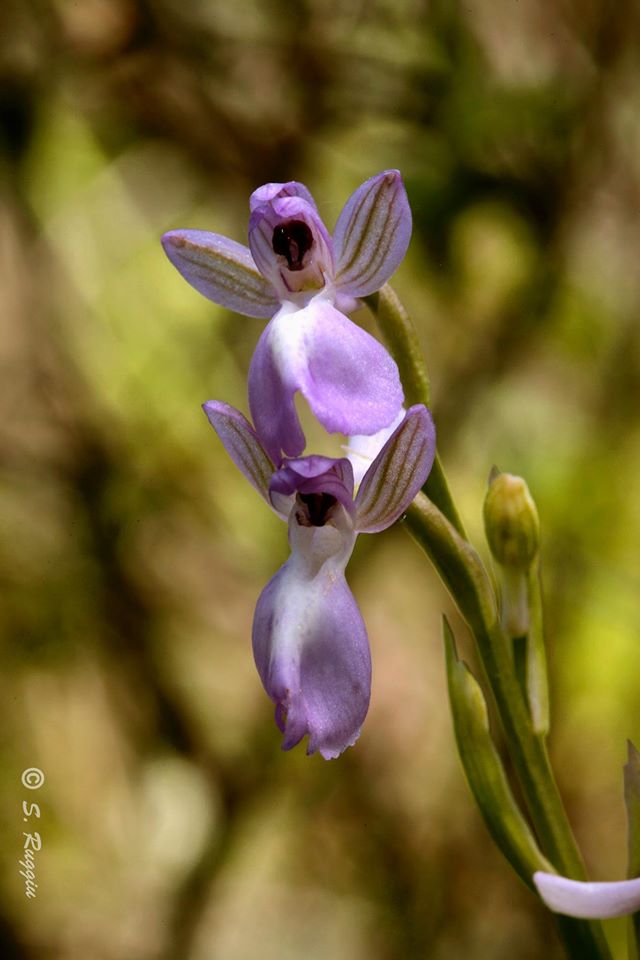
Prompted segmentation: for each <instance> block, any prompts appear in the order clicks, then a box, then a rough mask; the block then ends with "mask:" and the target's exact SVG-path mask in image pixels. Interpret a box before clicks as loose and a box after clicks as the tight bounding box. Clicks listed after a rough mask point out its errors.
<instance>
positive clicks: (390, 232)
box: [162, 170, 411, 465]
mask: <svg viewBox="0 0 640 960" xmlns="http://www.w3.org/2000/svg"><path fill="white" fill-rule="evenodd" d="M250 209H251V217H250V220H249V247H250V249H247V247H244V246H242V245H241V244H239V243H236V242H235V241H234V240H229V239H228V238H227V237H222V236H220V235H218V234H215V233H206V232H204V231H201V230H173V231H171V232H170V233H166V234H165V235H164V237H163V239H162V243H163V246H164V249H165V252H166V254H167V256H168V257H169V259H170V260H171V262H172V263H173V264H174V266H175V267H176V268H177V269H178V270H179V271H180V273H181V274H182V276H183V277H184V278H185V279H186V280H188V282H189V283H190V284H191V285H192V286H193V287H195V288H196V290H198V291H199V292H200V293H202V294H204V296H205V297H208V298H209V299H210V300H213V301H214V302H215V303H219V304H221V305H222V306H225V307H228V308H229V309H231V310H237V311H238V312H239V313H244V314H247V315H248V316H250V317H263V318H271V320H270V322H269V324H268V325H267V327H266V329H265V330H264V332H263V334H262V336H261V338H260V340H259V342H258V346H257V348H256V351H255V354H254V356H253V360H252V362H251V367H250V370H249V406H250V409H251V415H252V417H253V421H254V423H255V425H256V428H257V430H258V433H259V434H260V437H261V438H262V441H263V444H264V447H265V449H266V451H267V453H268V454H269V457H270V458H271V460H272V461H273V463H275V464H276V465H278V464H279V463H280V461H281V459H282V455H283V453H284V455H286V456H287V457H297V456H299V455H300V454H301V453H302V452H303V450H304V447H305V438H304V434H303V432H302V427H301V425H300V421H299V418H298V414H297V412H296V409H295V404H294V396H295V394H296V392H297V391H300V392H301V393H302V395H303V396H304V397H305V399H306V400H307V402H308V403H309V406H310V407H311V410H312V412H313V413H314V414H315V416H316V417H317V419H318V420H319V421H320V423H321V424H322V425H323V427H325V429H326V430H328V431H329V432H330V433H344V434H348V435H352V434H358V435H360V434H363V435H366V436H370V435H371V434H375V433H377V432H378V431H380V430H382V429H384V428H385V427H389V425H390V424H391V423H392V422H393V421H394V419H396V418H397V417H398V414H399V412H400V410H401V407H402V402H403V393H402V386H401V384H400V378H399V375H398V369H397V367H396V364H395V363H394V361H393V360H392V359H391V357H390V356H389V354H388V353H387V351H386V350H385V349H384V348H383V347H382V346H381V344H380V343H378V341H377V340H375V339H374V338H373V337H371V336H370V335H369V334H368V333H366V332H365V331H364V330H362V329H361V328H360V327H358V326H356V324H354V323H352V322H351V321H350V320H349V319H348V318H347V317H346V316H345V315H344V313H343V312H341V311H345V310H351V309H353V308H354V307H355V305H356V302H357V299H358V298H359V297H364V296H367V295H368V294H370V293H373V292H374V291H375V290H378V289H379V288H380V287H381V286H382V285H383V284H384V283H386V281H387V280H388V279H389V278H390V277H391V275H392V274H393V273H394V271H395V270H396V268H397V267H398V265H399V264H400V261H401V260H402V258H403V257H404V255H405V253H406V251H407V247H408V245H409V239H410V236H411V211H410V209H409V203H408V201H407V195H406V192H405V189H404V185H403V183H402V178H401V176H400V174H399V172H398V171H397V170H386V171H384V172H383V173H380V174H378V175H377V176H375V177H372V178H371V179H370V180H367V181H365V183H363V184H362V185H361V186H360V187H358V189H357V190H356V191H355V193H354V194H353V195H352V196H351V197H350V198H349V200H348V201H347V203H346V204H345V206H344V209H343V210H342V213H341V214H340V216H339V217H338V222H337V224H336V227H335V230H334V233H333V238H332V237H331V236H330V235H329V233H328V232H327V229H326V227H325V225H324V224H323V222H322V220H321V218H320V215H319V213H318V210H317V207H316V205H315V203H314V201H313V198H312V196H311V194H310V193H309V191H308V190H307V188H306V187H305V186H303V184H301V183H296V182H295V181H292V182H290V183H267V184H265V185H264V186H262V187H259V188H258V189H257V190H256V191H254V193H253V194H252V195H251V199H250Z"/></svg>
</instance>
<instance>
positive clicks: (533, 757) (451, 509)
mask: <svg viewBox="0 0 640 960" xmlns="http://www.w3.org/2000/svg"><path fill="white" fill-rule="evenodd" d="M367 303H368V305H369V307H370V308H371V310H372V311H373V313H374V315H375V316H376V319H377V320H378V321H379V323H380V328H381V330H382V333H383V335H384V337H385V340H386V341H387V343H388V345H389V348H390V350H391V352H392V354H393V356H394V359H395V361H396V363H397V364H398V368H399V370H400V375H401V379H402V382H403V387H404V390H405V393H406V394H407V395H408V396H412V397H413V396H415V393H417V394H418V395H419V396H420V397H421V399H422V401H423V402H424V399H425V398H426V399H429V392H428V389H429V386H428V385H429V378H428V375H427V372H426V366H425V364H424V361H423V359H422V357H421V354H420V350H419V347H418V346H417V343H418V341H417V335H416V333H415V329H414V328H413V325H412V323H411V320H410V318H409V316H408V314H407V312H406V310H404V308H403V307H402V305H401V304H400V301H399V299H398V297H397V296H396V295H395V293H393V291H390V290H389V287H388V285H387V286H386V287H385V288H383V290H381V291H380V292H379V293H378V294H377V295H374V296H371V297H369V298H367ZM414 391H415V393H414ZM404 523H405V524H406V527H407V529H408V531H409V533H410V534H411V535H412V537H413V538H414V539H415V540H416V541H417V542H418V544H419V545H420V546H421V547H422V549H423V550H424V551H425V553H426V554H427V556H428V557H429V558H430V560H431V562H432V563H433V565H434V567H435V569H436V571H437V572H438V574H439V575H440V577H441V578H442V580H443V582H444V584H445V586H446V587H447V589H448V590H449V592H450V594H451V596H452V598H453V600H454V602H455V603H456V605H457V606H458V609H459V610H460V613H461V614H462V616H463V617H464V619H465V620H466V622H467V624H468V625H469V627H470V629H471V631H472V633H473V636H474V639H475V642H476V645H477V648H478V651H479V654H480V659H481V663H482V665H483V668H484V671H485V676H486V679H487V681H488V684H489V687H490V689H491V691H492V694H493V698H494V700H495V703H496V706H497V709H498V715H499V717H500V721H501V724H502V727H503V730H504V733H505V736H506V740H507V744H508V748H509V753H510V755H511V758H512V760H513V763H514V767H515V770H516V773H517V775H518V779H519V782H520V785H521V788H522V792H523V795H524V798H525V802H526V805H527V809H528V811H529V815H530V817H531V821H532V824H533V827H534V830H535V833H536V836H537V838H538V841H539V843H540V848H541V851H542V853H543V854H544V856H546V857H547V858H548V859H549V861H550V862H551V863H553V865H554V867H555V868H556V869H558V870H559V871H561V872H562V873H564V874H567V876H571V877H574V878H576V879H586V871H585V867H584V862H583V860H582V856H581V854H580V850H579V848H578V846H577V843H576V840H575V837H574V835H573V832H572V830H571V826H570V824H569V821H568V818H567V815H566V812H565V809H564V805H563V803H562V799H561V797H560V793H559V791H558V787H557V784H556V782H555V778H554V775H553V771H552V768H551V764H550V762H549V757H548V753H547V749H546V745H545V741H544V736H543V735H542V733H538V732H536V729H535V728H534V724H533V723H532V717H531V713H530V710H529V707H528V704H527V700H526V697H525V696H524V695H523V689H522V685H521V683H520V681H519V679H518V676H517V673H516V668H515V661H514V656H513V649H512V645H511V642H510V639H511V638H509V637H507V636H506V635H505V632H504V629H503V627H502V624H501V622H500V613H499V604H498V600H497V598H496V595H495V591H494V589H493V586H492V583H491V579H490V577H489V575H488V573H487V571H486V569H485V567H484V565H483V563H482V561H481V560H480V557H479V556H478V554H477V552H476V551H475V550H474V549H473V547H472V546H471V545H470V544H469V542H468V541H467V539H466V536H465V533H464V527H463V524H462V521H461V519H460V516H459V513H458V510H457V508H456V505H455V502H454V499H453V496H452V494H451V492H450V490H449V486H448V484H447V481H446V478H445V475H444V471H443V470H442V468H441V465H440V463H439V461H438V459H437V457H436V461H435V463H434V467H433V469H432V471H431V474H430V475H429V478H428V479H427V482H426V484H425V486H424V487H423V490H422V492H421V493H419V494H418V496H417V497H416V499H415V500H414V502H413V503H412V504H411V506H410V507H409V510H408V511H407V514H406V517H405V520H404ZM529 579H530V580H531V578H529ZM531 582H532V585H533V586H535V583H537V582H538V581H537V579H536V580H535V581H531ZM536 597H537V601H539V593H538V594H535V595H534V598H533V599H534V600H536ZM532 612H533V613H534V617H535V618H537V627H538V628H539V637H541V621H540V611H539V609H536V608H535V604H534V609H533V611H532ZM543 726H544V724H543ZM558 923H559V931H560V935H561V937H562V940H563V942H564V944H565V948H566V950H567V953H568V955H569V956H570V957H575V958H576V960H578V958H579V960H587V958H591V960H609V958H610V952H609V948H608V945H607V942H606V940H605V937H604V934H603V932H602V928H601V926H600V925H599V923H598V922H597V921H587V920H577V919H573V918H569V917H560V918H559V920H558Z"/></svg>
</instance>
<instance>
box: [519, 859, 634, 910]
mask: <svg viewBox="0 0 640 960" xmlns="http://www.w3.org/2000/svg"><path fill="white" fill-rule="evenodd" d="M533 882H534V883H535V885H536V888H537V890H538V893H539V894H540V896H541V897H542V899H543V900H544V902H545V903H546V905H547V906H548V907H549V909H550V910H553V911H555V913H564V914H566V915H567V916H569V917H583V918H585V919H594V920H608V919H609V918H610V917H624V916H626V915H627V914H629V913H635V912H636V911H637V910H640V877H636V878H635V879H633V880H611V881H605V882H601V883H586V882H584V881H581V880H570V879H569V878H568V877H559V876H557V874H555V873H544V872H543V871H541V870H539V871H538V872H537V873H534V875H533Z"/></svg>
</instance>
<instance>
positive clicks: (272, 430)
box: [249, 311, 306, 466]
mask: <svg viewBox="0 0 640 960" xmlns="http://www.w3.org/2000/svg"><path fill="white" fill-rule="evenodd" d="M281 312H282V311H281ZM279 317H280V314H277V315H276V317H274V319H273V320H272V321H271V323H269V324H267V326H266V327H265V329H264V331H263V333H262V336H261V337H260V339H259V340H258V345H257V347H256V349H255V352H254V354H253V357H252V358H251V364H250V366H249V409H250V410H251V416H252V418H253V422H254V423H255V425H256V430H257V432H258V436H259V437H260V439H261V441H262V444H263V446H264V448H265V450H266V451H267V453H268V454H269V456H270V457H271V459H272V460H273V462H274V463H275V464H276V466H278V465H279V464H280V461H281V459H282V453H283V451H284V454H285V455H286V456H287V457H297V456H299V455H300V454H301V453H302V451H303V450H304V447H305V443H306V440H305V436H304V433H303V432H302V427H301V426H300V421H299V419H298V414H297V412H296V408H295V404H294V401H293V398H294V395H295V392H296V389H297V386H296V384H295V382H293V380H292V379H291V377H290V376H289V371H288V369H287V366H286V363H285V362H284V361H286V357H285V358H283V357H282V356H281V352H280V350H279V349H278V346H279V342H280V337H279V330H280V326H279Z"/></svg>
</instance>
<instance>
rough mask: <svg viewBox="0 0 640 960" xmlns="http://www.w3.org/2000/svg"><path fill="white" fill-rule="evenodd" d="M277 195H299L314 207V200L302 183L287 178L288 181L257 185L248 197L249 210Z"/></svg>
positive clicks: (273, 198)
mask: <svg viewBox="0 0 640 960" xmlns="http://www.w3.org/2000/svg"><path fill="white" fill-rule="evenodd" d="M277 197H301V198H302V199H303V200H306V201H307V203H308V204H309V206H311V207H313V208H314V209H315V207H316V203H315V200H314V199H313V197H312V196H311V192H310V191H309V190H308V189H307V188H306V187H305V185H304V183H298V182H297V181H296V180H289V182H288V183H265V184H264V185H263V186H262V187H258V189H257V190H254V191H253V193H252V194H251V196H250V197H249V210H250V211H251V213H253V211H254V210H255V209H256V207H259V206H261V205H262V204H263V203H269V202H270V201H271V200H275V199H276V198H277Z"/></svg>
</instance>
